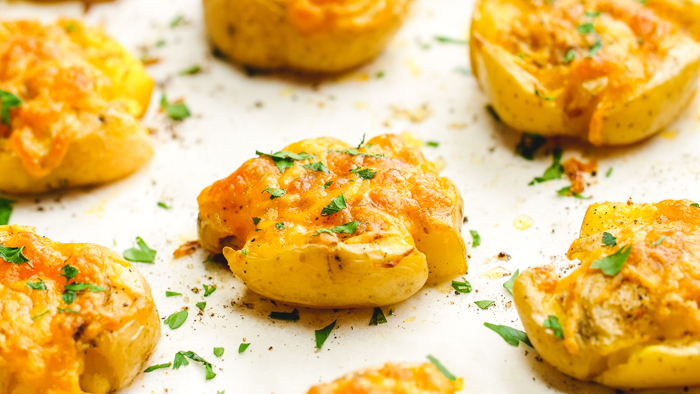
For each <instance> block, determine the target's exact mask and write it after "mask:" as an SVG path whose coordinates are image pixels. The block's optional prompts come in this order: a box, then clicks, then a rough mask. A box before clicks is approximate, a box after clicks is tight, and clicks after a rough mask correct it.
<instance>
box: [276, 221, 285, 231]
mask: <svg viewBox="0 0 700 394" xmlns="http://www.w3.org/2000/svg"><path fill="white" fill-rule="evenodd" d="M275 227H277V229H278V230H284V223H282V222H279V223H275Z"/></svg>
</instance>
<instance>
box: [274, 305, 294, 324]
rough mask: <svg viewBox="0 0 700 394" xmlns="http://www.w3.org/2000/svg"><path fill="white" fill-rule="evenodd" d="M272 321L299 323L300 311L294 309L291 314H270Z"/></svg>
mask: <svg viewBox="0 0 700 394" xmlns="http://www.w3.org/2000/svg"><path fill="white" fill-rule="evenodd" d="M268 317H269V318H270V319H275V320H284V321H291V322H297V321H299V311H298V310H297V309H296V308H294V310H293V311H291V312H270V316H268Z"/></svg>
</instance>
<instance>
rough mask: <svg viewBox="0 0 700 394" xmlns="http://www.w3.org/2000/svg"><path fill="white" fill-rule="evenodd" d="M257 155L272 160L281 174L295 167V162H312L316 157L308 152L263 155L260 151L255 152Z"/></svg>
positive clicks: (283, 152)
mask: <svg viewBox="0 0 700 394" xmlns="http://www.w3.org/2000/svg"><path fill="white" fill-rule="evenodd" d="M255 154H256V155H258V156H267V157H269V158H271V159H272V161H273V162H274V163H275V165H276V166H277V169H278V170H280V172H285V171H286V170H287V168H292V167H294V162H295V161H303V160H310V159H313V158H315V157H316V156H314V155H310V154H308V153H306V152H301V153H292V152H286V151H282V152H275V153H262V152H260V151H255Z"/></svg>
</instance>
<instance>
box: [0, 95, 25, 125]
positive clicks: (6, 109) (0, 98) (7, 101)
mask: <svg viewBox="0 0 700 394" xmlns="http://www.w3.org/2000/svg"><path fill="white" fill-rule="evenodd" d="M20 105H22V100H20V99H19V97H17V96H15V95H14V94H12V93H10V92H6V91H4V90H0V120H1V121H2V123H3V124H5V125H6V126H7V127H12V125H11V119H10V109H12V108H15V107H19V106H20Z"/></svg>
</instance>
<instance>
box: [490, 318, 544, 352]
mask: <svg viewBox="0 0 700 394" xmlns="http://www.w3.org/2000/svg"><path fill="white" fill-rule="evenodd" d="M484 325H485V326H486V327H488V328H490V329H492V330H493V331H495V332H496V333H497V334H498V335H500V336H501V338H503V340H505V341H506V342H508V344H509V345H512V346H518V343H520V342H522V343H524V344H526V345H527V346H530V347H533V346H532V343H531V342H530V338H528V337H527V334H526V333H524V332H522V331H520V330H516V329H515V328H511V327H508V326H502V325H499V324H491V323H484Z"/></svg>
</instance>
